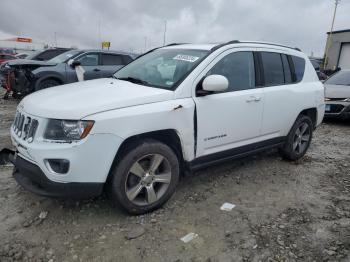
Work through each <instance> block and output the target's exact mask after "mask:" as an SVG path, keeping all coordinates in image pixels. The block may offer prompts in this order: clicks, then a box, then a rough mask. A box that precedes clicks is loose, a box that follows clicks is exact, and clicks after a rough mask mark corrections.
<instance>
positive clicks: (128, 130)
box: [11, 41, 324, 214]
mask: <svg viewBox="0 0 350 262" xmlns="http://www.w3.org/2000/svg"><path fill="white" fill-rule="evenodd" d="M112 54H114V53H104V52H102V51H89V52H86V51H85V52H84V53H83V54H80V55H79V56H76V57H75V58H74V59H73V63H74V62H75V61H76V62H78V64H79V63H80V64H84V63H85V62H87V61H89V64H91V63H90V62H93V64H94V65H96V64H97V63H98V62H97V61H101V62H102V64H103V63H106V62H107V61H108V62H107V64H112V63H113V64H115V63H116V62H115V60H116V59H118V61H120V60H119V58H116V57H112V56H111V55H112ZM104 56H105V57H104ZM104 61H105V62H104ZM67 66H69V65H67ZM92 68H94V66H93V67H92ZM92 71H94V70H92ZM323 114H324V88H323V84H322V83H321V82H320V81H319V80H318V78H317V75H316V73H315V70H314V68H313V67H312V65H311V63H310V61H309V59H308V58H307V56H306V55H305V54H304V53H302V52H300V51H298V50H296V49H294V48H288V47H285V46H280V45H276V44H264V43H256V42H239V41H232V42H228V43H224V44H206V45H198V44H194V45H192V44H184V45H170V46H167V47H162V48H159V49H155V50H153V51H151V52H149V53H146V54H145V55H143V56H141V57H139V58H137V59H136V60H135V61H133V62H131V63H130V64H129V65H127V66H125V67H123V68H121V69H120V70H118V71H117V72H116V73H115V74H114V78H110V79H98V80H93V81H85V82H79V83H74V84H70V85H64V86H59V87H54V88H49V89H47V90H43V91H41V92H37V93H34V94H31V95H29V96H27V97H25V98H24V99H23V100H22V102H21V103H20V104H19V105H18V107H17V114H16V117H15V120H14V123H13V125H12V127H11V138H12V141H13V144H14V146H15V147H16V150H17V153H16V155H15V158H14V159H13V163H14V165H15V169H14V173H13V175H14V178H15V179H16V180H17V182H18V183H19V184H20V185H22V186H23V187H24V188H26V189H28V190H30V191H32V192H35V193H37V194H41V195H45V196H55V197H68V198H72V197H91V196H96V195H99V194H101V193H102V191H103V190H104V189H106V190H107V192H108V194H109V196H110V198H111V200H112V201H113V202H114V203H118V204H120V205H121V206H122V207H123V208H125V209H126V210H127V211H128V212H130V213H132V214H143V213H146V212H149V211H152V210H154V209H156V208H159V207H160V206H161V205H163V204H164V203H165V202H166V201H167V200H168V199H169V198H170V197H171V196H172V194H173V193H174V192H175V188H176V185H177V183H178V181H179V176H180V174H181V172H183V171H184V170H185V169H188V170H196V169H199V168H203V167H207V166H208V165H211V164H215V163H219V162H221V161H225V160H232V159H235V158H239V157H242V156H247V155H249V154H253V153H257V152H259V151H263V150H267V149H271V148H278V149H279V150H280V153H281V155H282V156H283V157H284V158H285V159H289V160H297V159H299V158H301V157H302V156H303V155H304V154H305V153H306V151H307V149H308V148H309V145H310V143H311V139H312V133H313V131H314V129H315V128H316V127H317V126H318V125H319V124H320V123H321V122H322V119H323ZM252 193H254V192H252Z"/></svg>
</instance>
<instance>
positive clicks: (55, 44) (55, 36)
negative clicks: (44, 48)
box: [55, 32, 57, 47]
mask: <svg viewBox="0 0 350 262" xmlns="http://www.w3.org/2000/svg"><path fill="white" fill-rule="evenodd" d="M55 47H57V33H56V32H55Z"/></svg>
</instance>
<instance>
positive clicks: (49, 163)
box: [45, 159, 69, 174]
mask: <svg viewBox="0 0 350 262" xmlns="http://www.w3.org/2000/svg"><path fill="white" fill-rule="evenodd" d="M45 162H46V167H47V168H48V169H49V170H50V171H51V172H54V173H58V174H67V173H68V171H69V160H67V159H46V160H45Z"/></svg>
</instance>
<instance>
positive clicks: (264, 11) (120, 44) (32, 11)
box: [0, 0, 350, 56]
mask: <svg viewBox="0 0 350 262" xmlns="http://www.w3.org/2000/svg"><path fill="white" fill-rule="evenodd" d="M333 7H334V3H333V1H330V0H318V1H303V0H294V1H289V0H284V1H282V0H270V1H261V0H250V1H244V0H192V1H188V0H176V1H174V0H173V1H171V0H169V1H163V0H153V1H149V0H128V1H122V0H118V1H117V0H115V1H112V0H111V1H99V0H65V1H54V0H30V1H28V0H2V1H1V14H0V37H2V38H6V37H8V36H9V35H13V36H29V37H32V38H33V39H34V40H35V41H38V42H45V43H49V44H53V43H54V35H55V32H56V35H57V42H58V44H59V45H60V46H78V47H80V48H97V47H98V46H99V41H100V40H105V41H111V42H112V48H113V49H122V50H128V51H131V50H132V51H135V52H141V51H144V50H145V49H150V48H153V47H156V46H159V45H162V44H163V33H164V21H165V20H166V21H167V34H166V39H167V43H170V42H195V43H205V42H210V43H213V42H222V41H227V40H233V39H243V40H262V41H269V42H270V41H272V42H278V43H282V44H286V45H290V46H298V47H300V48H301V49H302V50H304V51H305V52H306V53H308V54H310V53H311V51H313V52H314V53H315V54H317V55H320V56H321V55H323V50H324V46H325V39H326V32H327V31H328V30H329V28H330V22H331V18H332V12H333ZM349 13H350V3H349V2H346V1H342V2H341V3H340V6H339V10H338V14H337V18H336V23H335V28H336V29H344V28H349V27H350V24H349V19H348V14H349ZM99 25H100V26H99ZM99 28H100V30H99Z"/></svg>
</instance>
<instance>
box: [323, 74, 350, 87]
mask: <svg viewBox="0 0 350 262" xmlns="http://www.w3.org/2000/svg"><path fill="white" fill-rule="evenodd" d="M324 83H325V84H327V85H344V86H350V71H340V72H338V73H336V74H334V75H333V76H331V77H330V78H329V79H328V80H327V81H325V82H324Z"/></svg>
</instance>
